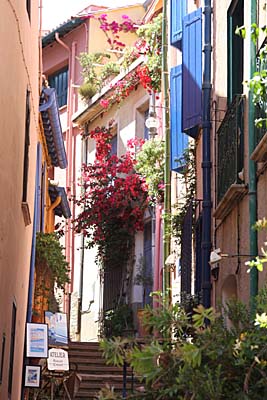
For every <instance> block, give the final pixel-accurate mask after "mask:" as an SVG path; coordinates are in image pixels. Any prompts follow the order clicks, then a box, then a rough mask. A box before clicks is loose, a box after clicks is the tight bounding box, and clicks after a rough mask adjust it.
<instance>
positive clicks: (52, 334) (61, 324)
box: [45, 311, 68, 347]
mask: <svg viewBox="0 0 267 400" xmlns="http://www.w3.org/2000/svg"><path fill="white" fill-rule="evenodd" d="M45 322H46V323H47V325H48V345H49V346H61V347H62V346H67V345H68V328H67V315H66V314H64V313H60V312H57V313H52V312H51V311H45Z"/></svg>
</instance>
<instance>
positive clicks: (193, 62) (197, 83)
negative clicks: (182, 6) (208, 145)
mask: <svg viewBox="0 0 267 400" xmlns="http://www.w3.org/2000/svg"><path fill="white" fill-rule="evenodd" d="M182 42H183V64H182V65H183V67H182V76H183V79H182V80H183V96H182V99H183V102H182V105H183V107H182V109H183V118H182V130H183V132H185V133H187V134H188V135H190V136H192V137H193V138H196V136H197V134H198V127H199V125H200V123H201V115H202V101H201V99H202V9H201V8H198V9H197V10H196V11H194V12H192V13H190V14H187V15H186V16H185V17H184V19H183V37H182Z"/></svg>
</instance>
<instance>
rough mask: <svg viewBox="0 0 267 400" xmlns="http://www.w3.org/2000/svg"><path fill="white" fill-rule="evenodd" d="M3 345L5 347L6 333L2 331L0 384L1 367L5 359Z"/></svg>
mask: <svg viewBox="0 0 267 400" xmlns="http://www.w3.org/2000/svg"><path fill="white" fill-rule="evenodd" d="M5 347H6V335H5V334H4V333H3V336H2V349H1V363H0V384H1V383H2V378H3V367H4V360H5Z"/></svg>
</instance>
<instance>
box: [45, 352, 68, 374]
mask: <svg viewBox="0 0 267 400" xmlns="http://www.w3.org/2000/svg"><path fill="white" fill-rule="evenodd" d="M47 368H48V369H49V371H68V370H69V356H68V352H67V351H66V350H63V349H56V348H53V349H50V350H49V351H48V360H47Z"/></svg>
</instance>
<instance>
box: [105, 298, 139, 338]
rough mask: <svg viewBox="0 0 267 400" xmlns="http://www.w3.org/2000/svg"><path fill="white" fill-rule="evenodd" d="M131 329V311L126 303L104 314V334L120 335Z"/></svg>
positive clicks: (108, 335) (107, 335)
mask: <svg viewBox="0 0 267 400" xmlns="http://www.w3.org/2000/svg"><path fill="white" fill-rule="evenodd" d="M132 330H133V312H132V309H131V307H130V306H129V305H128V304H121V305H118V306H117V307H116V308H114V309H112V310H109V311H106V312H105V315H104V336H105V337H112V336H122V335H123V333H124V331H127V332H128V331H132Z"/></svg>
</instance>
